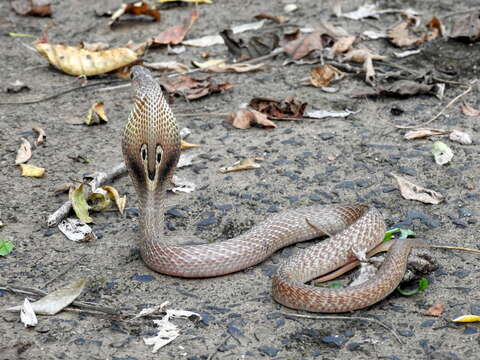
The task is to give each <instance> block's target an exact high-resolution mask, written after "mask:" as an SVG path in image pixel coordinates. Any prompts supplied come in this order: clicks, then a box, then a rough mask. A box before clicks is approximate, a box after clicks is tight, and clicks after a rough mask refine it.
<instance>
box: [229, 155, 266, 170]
mask: <svg viewBox="0 0 480 360" xmlns="http://www.w3.org/2000/svg"><path fill="white" fill-rule="evenodd" d="M263 160H264V159H263V158H246V159H243V160H240V161H237V162H236V163H234V164H233V165H232V166H229V167H224V168H221V169H220V172H222V173H224V174H225V173H229V172H232V171H242V170H250V169H258V168H259V167H261V166H260V164H257V163H256V162H255V161H263Z"/></svg>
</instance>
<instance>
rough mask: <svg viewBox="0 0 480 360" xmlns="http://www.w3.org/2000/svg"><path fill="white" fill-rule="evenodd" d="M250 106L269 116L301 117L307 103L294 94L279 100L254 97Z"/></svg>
mask: <svg viewBox="0 0 480 360" xmlns="http://www.w3.org/2000/svg"><path fill="white" fill-rule="evenodd" d="M250 106H251V107H252V108H254V109H255V110H257V111H260V112H261V113H263V114H266V115H267V116H268V117H273V118H279V119H281V118H300V117H302V116H303V113H304V112H305V108H306V106H307V103H304V102H301V101H300V100H298V99H297V98H295V97H293V96H287V97H286V98H285V100H282V101H278V100H274V99H270V98H253V99H252V100H251V101H250Z"/></svg>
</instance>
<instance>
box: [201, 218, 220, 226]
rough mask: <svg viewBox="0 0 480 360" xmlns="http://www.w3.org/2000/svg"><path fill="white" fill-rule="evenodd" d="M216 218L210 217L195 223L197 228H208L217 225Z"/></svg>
mask: <svg viewBox="0 0 480 360" xmlns="http://www.w3.org/2000/svg"><path fill="white" fill-rule="evenodd" d="M217 221H218V220H217V218H216V217H215V216H210V217H208V218H206V219H203V220H200V221H199V222H198V223H197V226H200V227H204V226H209V225H213V224H216V223H217Z"/></svg>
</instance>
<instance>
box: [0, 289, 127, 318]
mask: <svg viewBox="0 0 480 360" xmlns="http://www.w3.org/2000/svg"><path fill="white" fill-rule="evenodd" d="M0 290H5V291H10V292H13V293H15V294H27V295H34V296H42V297H43V296H46V295H48V293H46V292H45V291H42V290H39V289H35V288H29V287H25V286H10V285H5V284H0ZM72 305H74V306H77V307H79V308H82V309H85V310H93V311H98V312H102V313H105V314H109V315H118V311H117V310H115V309H112V308H109V307H106V306H101V305H96V304H92V303H87V302H83V301H77V300H74V301H73V302H72ZM65 309H66V310H67V309H68V308H65Z"/></svg>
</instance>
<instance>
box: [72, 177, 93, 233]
mask: <svg viewBox="0 0 480 360" xmlns="http://www.w3.org/2000/svg"><path fill="white" fill-rule="evenodd" d="M69 197H70V200H71V201H72V207H73V210H74V211H75V214H76V215H77V217H78V218H79V219H80V220H81V221H83V222H84V223H85V224H89V223H91V222H93V219H92V218H91V217H90V216H89V214H88V210H89V209H90V207H89V206H88V204H87V200H85V196H84V194H83V184H80V186H79V187H77V188H76V189H75V190H74V191H71V192H70V196H69Z"/></svg>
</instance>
